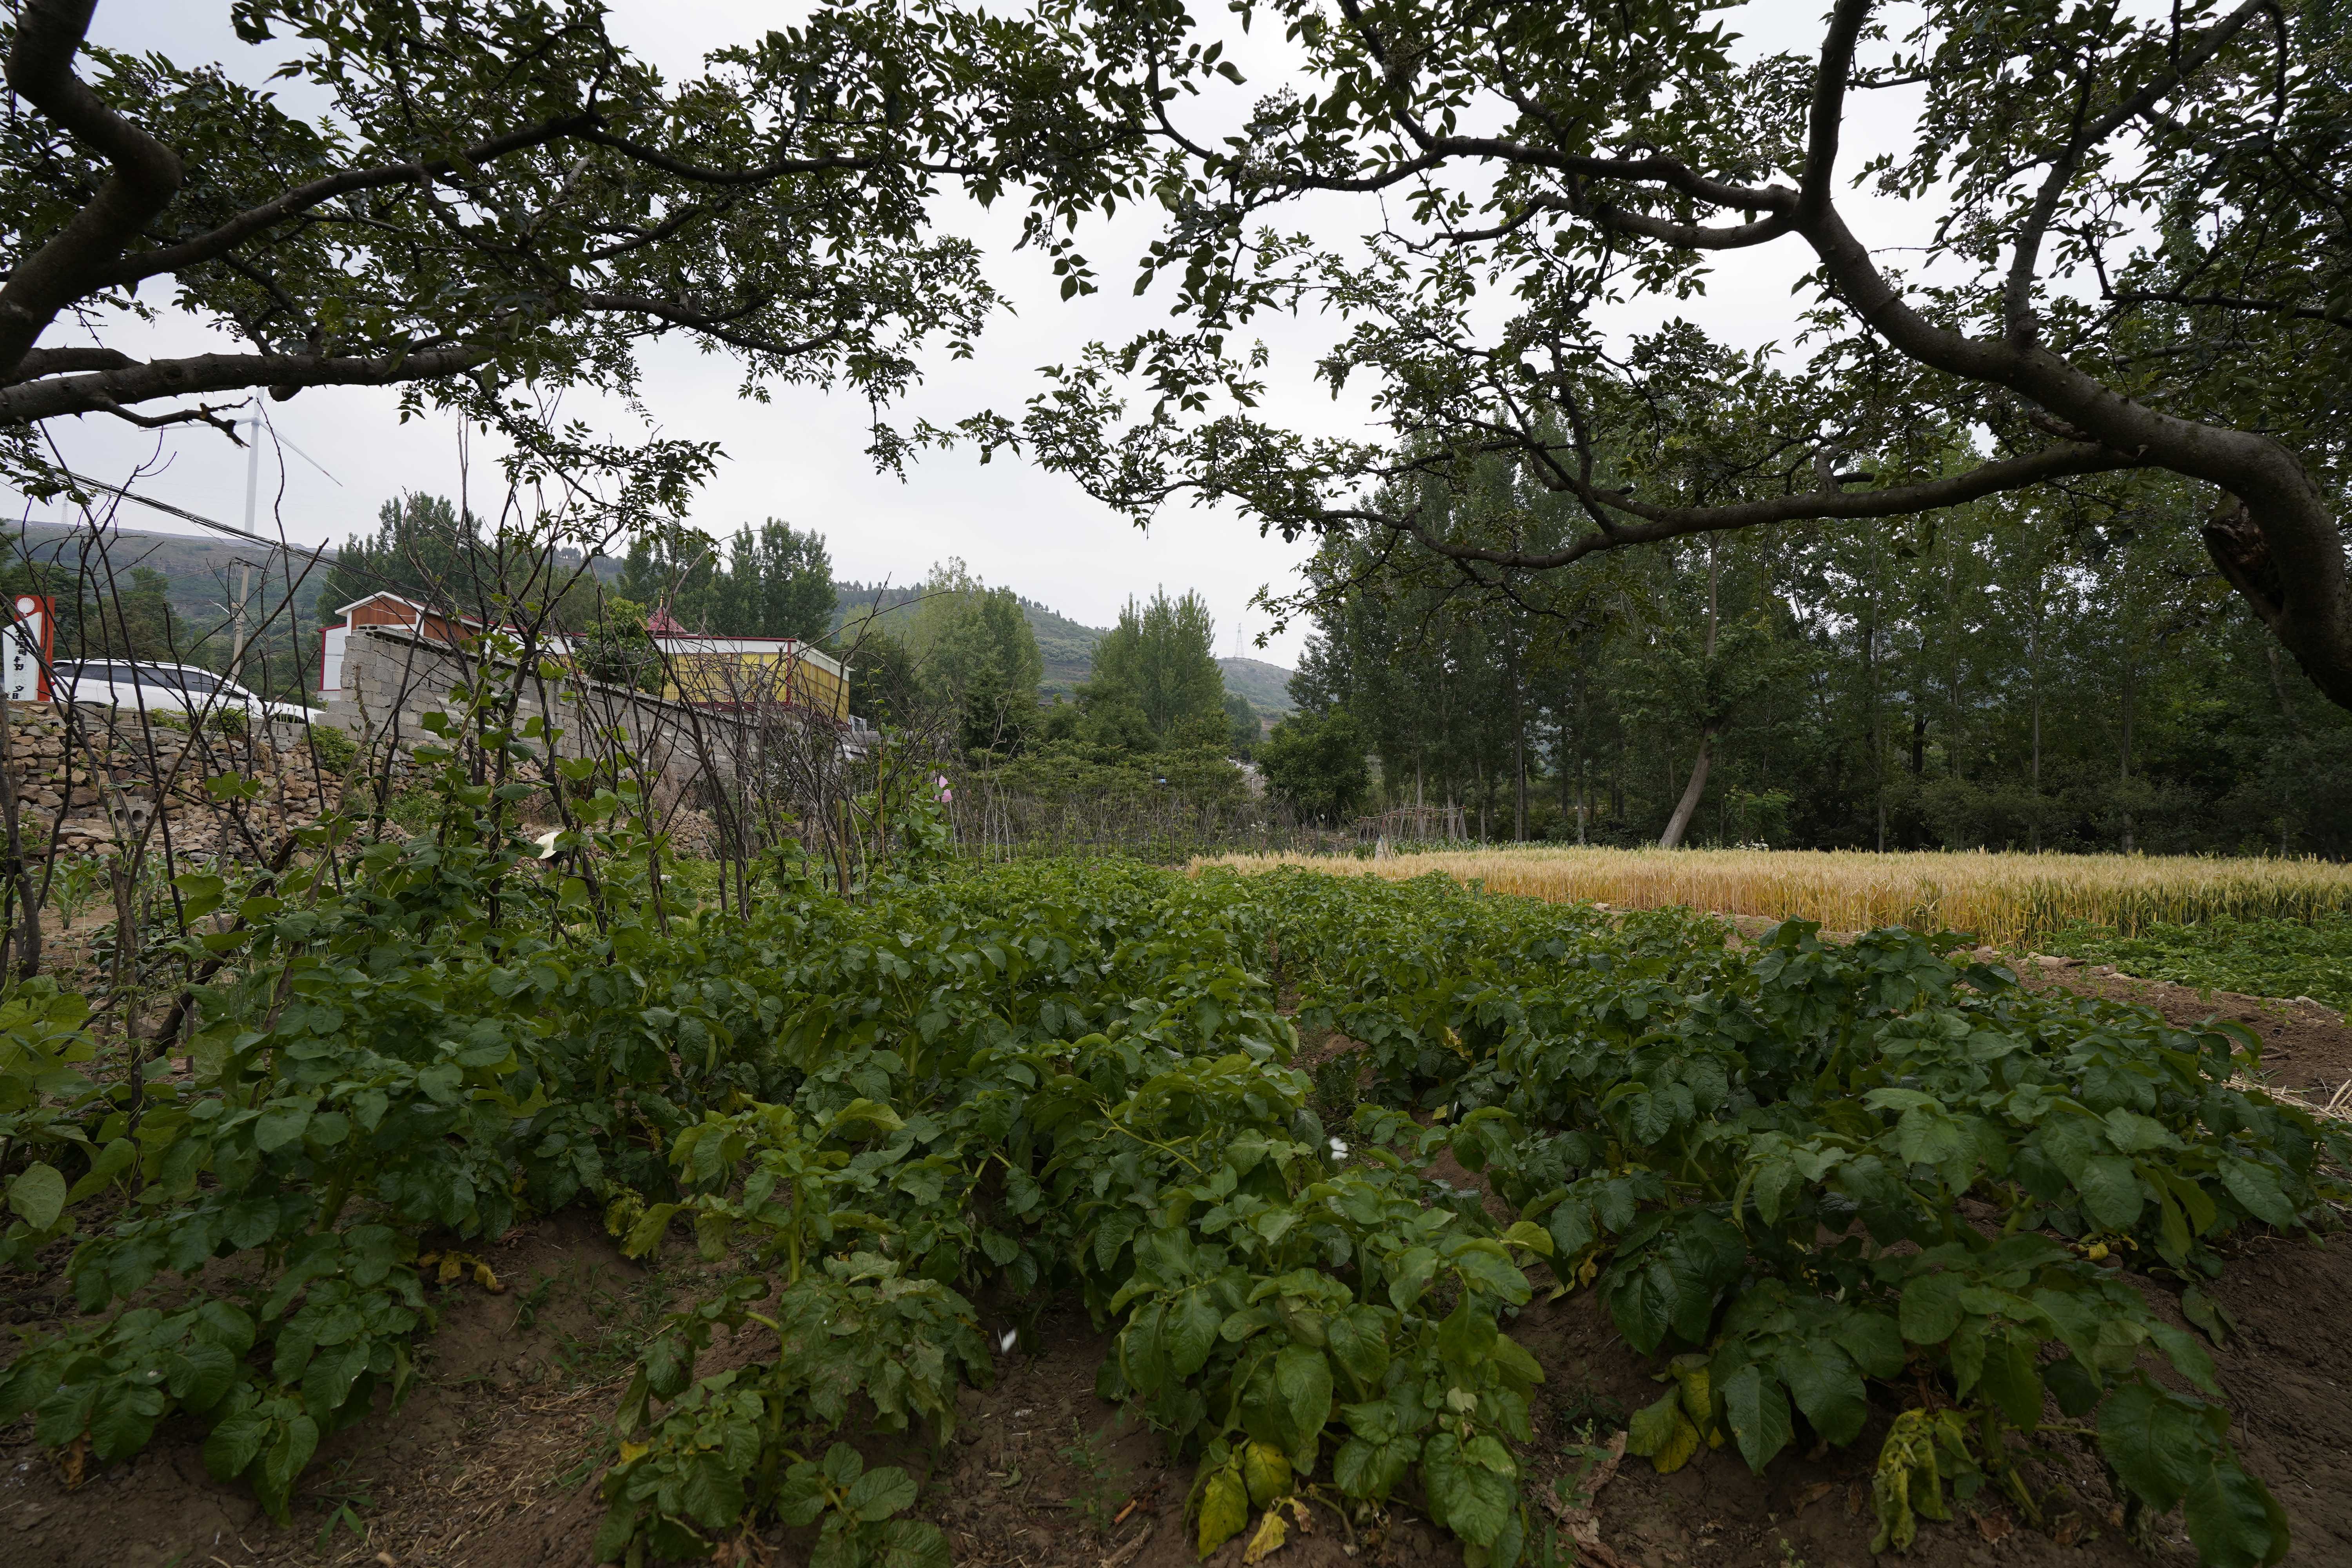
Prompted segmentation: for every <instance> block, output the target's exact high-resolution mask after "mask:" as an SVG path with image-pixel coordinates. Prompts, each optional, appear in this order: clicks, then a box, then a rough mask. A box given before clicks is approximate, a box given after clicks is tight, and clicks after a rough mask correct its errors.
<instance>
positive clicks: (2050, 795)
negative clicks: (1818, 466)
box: [1292, 470, 2352, 856]
mask: <svg viewBox="0 0 2352 1568" xmlns="http://www.w3.org/2000/svg"><path fill="white" fill-rule="evenodd" d="M1486 478H1487V482H1486V484H1484V485H1482V486H1480V487H1476V488H1475V489H1472V490H1470V492H1469V493H1468V494H1467V495H1466V496H1462V495H1459V494H1454V495H1436V494H1432V495H1426V496H1423V497H1419V498H1415V500H1414V502H1413V504H1418V505H1420V506H1423V507H1424V508H1428V509H1431V510H1432V512H1433V515H1434V514H1441V513H1442V514H1445V515H1444V516H1443V517H1442V521H1439V522H1438V523H1437V526H1441V527H1443V528H1444V529H1446V530H1448V531H1449V534H1450V536H1452V537H1457V538H1464V539H1470V538H1475V537H1478V536H1479V535H1481V534H1482V533H1488V532H1492V531H1494V530H1496V529H1497V528H1499V527H1503V526H1508V527H1511V528H1514V529H1516V530H1517V531H1520V532H1521V533H1522V534H1523V535H1526V536H1528V537H1532V538H1538V539H1539V538H1540V537H1541V536H1542V535H1543V534H1544V532H1545V531H1547V530H1548V529H1549V530H1553V531H1560V530H1564V529H1565V528H1566V526H1567V520H1563V519H1559V518H1558V517H1556V516H1554V515H1552V514H1553V513H1554V512H1555V510H1557V509H1559V507H1561V506H1563V505H1566V504H1572V503H1563V502H1561V501H1560V500H1558V499H1556V498H1554V497H1553V496H1551V495H1549V494H1548V493H1546V492H1543V491H1541V490H1539V489H1535V488H1533V487H1529V486H1528V485H1526V484H1525V483H1524V482H1523V481H1515V480H1514V479H1512V478H1511V477H1510V476H1509V475H1508V474H1507V472H1504V471H1500V470H1497V471H1495V472H1492V473H1490V474H1489V475H1488V476H1487V477H1486ZM1389 500H1390V501H1391V502H1392V503H1396V504H1403V501H1402V498H1396V497H1391V498H1389ZM2192 504H2193V501H2192V499H2191V498H2190V497H2189V496H2188V495H2187V494H2186V493H2185V488H2184V487H2180V486H2178V485H2170V486H2165V485H2158V484H2153V483H2151V484H2147V485H2144V486H2139V487H2136V488H2135V489H2133V490H2132V491H2131V492H2129V493H2128V494H2127V495H2126V498H2125V500H2124V502H2123V504H2120V505H2105V504H2102V505H2098V506H2089V505H2080V506H2076V505H2070V504H2068V503H2066V502H2065V501H2064V500H2053V501H2032V500H2025V499H2022V498H2014V497H2012V498H2000V499H1992V500H1984V501H1979V502H1978V503H1975V504H1974V505H1971V506H1967V507H1961V508H1957V509H1953V510H1948V511H1945V512H1942V513H1940V514H1938V515H1937V516H1935V517H1931V518H1925V519H1919V520H1916V521H1913V522H1912V523H1910V524H1909V525H1907V526H1906V527H1904V528H1902V529H1899V530H1890V529H1887V528H1885V527H1884V526H1879V527H1874V528H1854V527H1845V528H1829V529H1823V530H1820V531H1811V532H1806V533H1801V534H1787V535H1782V536H1780V537H1777V538H1765V537H1760V536H1756V535H1749V534H1731V535H1717V536H1712V537H1710V538H1708V539H1706V540H1699V541H1690V542H1676V543H1674V544H1671V545H1667V546H1664V547H1662V548H1660V549H1659V550H1656V551H1654V552H1639V553H1634V552H1628V553H1627V554H1625V555H1622V556H1618V557H1614V558H1612V560H1611V562H1610V563H1608V566H1609V569H1608V570H1607V571H1606V572H1605V573H1594V574H1588V575H1585V576H1581V577H1579V578H1578V579H1577V580H1576V581H1575V582H1573V583H1572V584H1571V583H1567V582H1562V581H1558V580H1552V581H1546V580H1542V579H1538V580H1534V581H1527V580H1519V581H1516V582H1512V583H1510V584H1507V585H1497V584H1496V582H1494V581H1491V580H1484V579H1480V578H1477V577H1474V576H1472V575H1470V574H1465V572H1463V571H1461V570H1459V569H1458V568H1455V567H1452V566H1448V567H1444V568H1443V569H1441V568H1439V567H1437V566H1436V565H1435V564H1434V563H1433V562H1432V561H1431V560H1430V559H1429V558H1428V557H1426V556H1406V555H1403V554H1402V553H1400V552H1390V551H1387V550H1385V548H1384V542H1383V541H1382V540H1381V539H1379V538H1376V537H1373V536H1371V535H1370V534H1367V533H1355V534H1350V535H1346V536H1342V537H1339V538H1335V539H1333V540H1332V541H1330V542H1328V543H1327V544H1326V546H1325V548H1324V549H1323V550H1322V551H1321V552H1319V553H1318V556H1317V558H1316V563H1315V567H1314V572H1313V576H1314V578H1315V581H1316V584H1317V588H1316V590H1315V591H1314V592H1313V593H1311V594H1310V595H1309V596H1308V599H1307V607H1308V609H1309V612H1310V614H1311V615H1312V616H1313V619H1314V622H1315V624H1316V626H1317V633H1316V635H1315V637H1313V638H1312V640H1311V642H1310V645H1309V650H1308V653H1307V658H1305V660H1304V661H1303V664H1302V668H1301V669H1300V672H1299V674H1298V676H1297V679H1296V680H1295V681H1294V682H1293V688H1292V689H1293V692H1294V694H1295V695H1296V696H1297V698H1298V700H1300V702H1301V704H1302V709H1303V711H1304V712H1305V714H1306V715H1307V719H1306V721H1304V723H1303V724H1302V726H1301V738H1302V739H1303V738H1304V734H1305V732H1307V731H1310V730H1313V729H1314V728H1315V727H1317V726H1336V727H1340V728H1344V729H1345V730H1347V731H1349V732H1350V733H1352V734H1354V735H1355V736H1356V737H1357V738H1358V740H1359V742H1360V750H1362V751H1367V752H1372V753H1375V754H1376V755H1377V756H1378V758H1379V759H1380V763H1381V765H1380V768H1379V771H1378V773H1377V775H1372V774H1369V773H1356V774H1354V775H1352V779H1353V784H1354V787H1355V788H1356V790H1357V791H1358V792H1359V795H1358V800H1357V801H1353V802H1348V803H1347V804H1350V805H1353V804H1367V805H1402V804H1411V803H1412V802H1414V801H1416V800H1426V801H1429V802H1431V803H1438V802H1445V803H1458V804H1461V805H1464V806H1465V808H1467V810H1468V811H1469V812H1470V814H1471V819H1472V821H1473V822H1474V823H1475V825H1476V826H1477V829H1478V831H1479V832H1480V833H1481V834H1482V835H1485V836H1492V837H1549V838H1555V839H1569V840H1589V841H1593V842H1612V843H1632V842H1643V841H1658V840H1661V839H1665V840H1668V841H1675V840H1680V841H1686V842H1688V841H1708V842H1720V843H1758V842H1760V843H1767V844H1772V845H1797V846H1811V847H1860V848H1872V847H1886V848H1901V847H1951V848H1958V847H1991V848H2003V847H2013V848H2034V847H2039V848H2051V849H2120V850H2130V849H2135V848H2140V849H2147V850H2151V851H2155V850H2193V851H2215V852H2245V851H2253V852H2263V851H2266V852H2272V853H2281V854H2301V853H2317V854H2324V855H2329V856H2341V855H2345V854H2347V853H2352V718H2347V715H2346V713H2345V712H2344V711H2343V710H2341V709H2338V708H2336V706H2334V705H2333V704H2331V703H2329V702H2328V701H2327V700H2326V697H2325V696H2324V695H2323V694H2322V693H2321V692H2320V691H2318V690H2317V689H2315V687H2314V686H2313V684H2312V683H2311V681H2310V680H2309V679H2307V678H2306V677H2305V675H2304V674H2303V673H2302V672H2301V671H2300V670H2298V669H2297V668H2295V666H2294V662H2293V661H2292V660H2291V659H2287V658H2283V657H2282V656H2281V652H2280V649H2279V647H2278V645H2277V642H2276V640H2275V639H2274V638H2273V637H2270V636H2268V635H2267V634H2266V633H2265V631H2264V630H2263V627H2261V626H2259V625H2257V624H2256V623H2255V622H2254V620H2253V619H2252V616H2249V615H2248V614H2247V613H2246V612H2245V610H2244V609H2243V607H2242V604H2241V603H2240V602H2239V601H2237V600H2236V599H2235V597H2234V596H2233V595H2231V592H2230V589H2229V587H2228V585H2227V584H2225V583H2223V582H2222V581H2221V579H2220V578H2219V577H2217V576H2216V575H2215V574H2214V573H2213V571H2212V569H2211V566H2210V562H2208V561H2207V560H2206V559H2205V557H2204V553H2203V552H2202V550H2201V548H2200V546H2199V545H2198V543H2197V535H2196V531H2195V528H2194V526H2193V522H2194V520H2193V519H2184V518H2182V517H2181V516H2179V512H2180V510H2182V509H2184V508H2186V507H2189V506H2190V505H2192ZM1327 751H1328V752H1331V753H1332V755H1334V756H1335V757H1338V758H1339V759H1342V760H1343V759H1344V756H1345V751H1346V748H1344V747H1340V748H1327ZM1324 774H1325V776H1324V780H1323V787H1324V788H1325V790H1326V794H1327V795H1330V794H1333V793H1335V792H1336V793H1338V794H1339V795H1345V793H1346V791H1347V789H1348V788H1349V783H1350V775H1349V774H1348V773H1346V771H1345V770H1344V768H1343V767H1342V766H1341V763H1340V762H1339V761H1332V762H1328V763H1326V765H1325V769H1324Z"/></svg>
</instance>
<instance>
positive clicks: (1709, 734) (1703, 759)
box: [1658, 724, 1715, 849]
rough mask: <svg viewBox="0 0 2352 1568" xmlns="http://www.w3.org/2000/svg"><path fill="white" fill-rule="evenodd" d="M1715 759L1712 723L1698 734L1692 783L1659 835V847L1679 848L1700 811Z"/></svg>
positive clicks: (1692, 768)
mask: <svg viewBox="0 0 2352 1568" xmlns="http://www.w3.org/2000/svg"><path fill="white" fill-rule="evenodd" d="M1714 761H1715V726H1714V725H1712V724H1710V725H1708V726H1707V727H1706V729H1704V730H1702V731H1699V734H1698V761H1696V762H1695V763H1692V764H1691V771H1690V783H1688V784H1685V785H1684V786H1683V798H1682V799H1681V800H1680V801H1679V802H1678V803H1676V805H1675V815H1674V816H1673V818H1672V819H1671V820H1669V821H1668V822H1667V824H1666V830H1665V831H1664V833H1661V834H1660V835H1658V847H1659V848H1661V849H1679V848H1680V847H1682V842H1683V834H1684V833H1685V831H1687V830H1688V829H1689V827H1690V821H1691V817H1692V816H1695V815H1696V813H1697V811H1698V803H1699V797H1700V796H1701V795H1705V794H1706V770H1707V768H1708V767H1709V766H1710V765H1711V764H1712V763H1714Z"/></svg>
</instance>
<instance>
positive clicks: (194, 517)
mask: <svg viewBox="0 0 2352 1568" xmlns="http://www.w3.org/2000/svg"><path fill="white" fill-rule="evenodd" d="M66 478H68V479H71V480H72V481H73V482H74V483H76V484H78V485H88V486H89V488H90V489H97V490H104V491H106V492H107V493H108V494H109V495H116V496H121V498H122V499H123V500H127V501H136V502H138V503H139V504H140V505H141V506H143V507H146V508H147V509H149V510H152V511H160V512H163V513H164V514H165V515H167V516H171V517H176V518H178V519H180V520H181V521H184V522H193V523H194V524H195V525H196V526H197V527H198V528H209V529H211V530H212V531H214V532H215V533H225V534H226V535H228V537H230V538H231V539H242V540H244V541H246V542H248V543H251V544H258V545H260V546H261V547H262V548H263V549H265V550H282V551H284V552H286V553H287V554H289V555H299V554H302V553H303V551H302V550H301V548H300V547H299V545H293V544H288V543H285V542H276V543H273V542H270V541H269V540H267V539H264V538H263V537H262V536H261V535H260V534H257V533H252V532H248V531H246V530H245V529H242V528H232V527H230V526H229V525H228V524H227V523H226V522H215V521H213V520H212V519H211V518H208V517H205V516H204V515H202V514H201V513H198V512H193V511H190V510H188V509H187V508H186V507H184V506H174V505H173V504H172V503H171V502H170V501H167V500H156V499H155V498H154V497H152V496H142V495H141V494H140V493H139V492H138V491H136V490H133V489H129V488H128V487H127V486H123V485H113V484H109V483H107V482H106V481H105V480H104V479H91V478H89V476H88V475H86V474H77V473H74V472H72V471H71V470H68V471H67V473H66ZM332 549H334V546H333V545H331V544H321V545H320V546H319V547H318V548H316V549H314V550H312V551H310V552H309V554H310V559H311V560H312V561H314V562H315V561H317V560H319V559H320V557H322V556H323V555H325V554H326V552H328V551H330V550H332Z"/></svg>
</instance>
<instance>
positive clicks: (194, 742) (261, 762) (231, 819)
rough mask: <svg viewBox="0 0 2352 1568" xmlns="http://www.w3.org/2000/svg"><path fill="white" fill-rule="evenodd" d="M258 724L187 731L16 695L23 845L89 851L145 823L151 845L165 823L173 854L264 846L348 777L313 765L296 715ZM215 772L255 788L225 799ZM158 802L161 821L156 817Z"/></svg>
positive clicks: (155, 719) (39, 852) (11, 765)
mask: <svg viewBox="0 0 2352 1568" xmlns="http://www.w3.org/2000/svg"><path fill="white" fill-rule="evenodd" d="M254 728H255V729H257V730H261V731H264V732H262V733H257V734H236V733H224V732H221V731H210V730H207V731H201V732H196V733H191V732H190V731H188V730H187V729H186V728H185V727H184V726H181V725H178V724H174V723H173V722H171V721H168V720H166V719H163V718H162V717H160V716H157V715H152V714H151V715H148V716H146V718H145V720H144V721H143V722H142V718H141V716H140V715H138V714H135V713H121V712H119V711H115V710H107V709H100V708H90V707H81V708H76V709H73V710H70V711H68V710H66V709H65V708H64V707H63V706H61V705H58V704H54V703H24V702H11V703H10V704H8V726H7V731H8V737H7V738H8V762H7V770H8V775H9V778H10V780H11V781H12V782H13V783H14V784H15V786H16V816H17V831H18V833H19V835H20V836H21V837H22V839H23V842H24V847H25V852H26V854H27V855H28V856H33V857H45V856H47V855H48V854H49V853H50V851H51V849H52V847H54V848H55V850H56V852H57V853H58V854H61V855H87V854H91V853H94V852H97V851H100V850H102V849H108V848H111V847H114V846H116V845H118V844H121V843H124V842H127V841H129V840H130V839H131V838H132V837H134V836H137V835H139V834H141V833H142V831H143V832H144V834H145V837H146V839H147V842H148V843H149V845H150V846H151V847H160V842H159V834H160V833H161V832H163V831H168V832H169V833H170V835H171V839H172V847H173V850H174V851H175V852H176V853H182V854H195V855H205V854H212V853H216V852H226V853H228V854H230V855H232V856H244V855H250V854H252V853H255V852H256V850H257V847H258V850H259V852H261V853H267V852H268V850H269V849H270V848H271V847H274V845H275V841H276V838H277V837H278V835H279V834H281V833H282V832H283V831H284V830H285V828H286V827H287V826H299V825H300V824H302V823H305V822H309V821H311V820H314V819H315V818H316V817H317V816H319V815H320V812H321V811H322V810H323V809H324V808H325V807H326V805H330V804H331V803H332V801H333V799H334V797H335V795H336V793H337V792H338V791H340V789H341V784H340V782H339V781H338V780H337V779H336V778H335V777H334V775H333V774H332V773H331V772H330V771H329V770H327V769H325V768H323V767H321V766H319V765H316V764H314V763H313V759H312V753H311V748H310V745H309V743H308V742H307V738H306V737H305V736H303V735H302V733H301V732H300V727H299V726H289V725H271V726H255V727H254ZM219 778H233V779H238V780H250V781H252V783H253V784H255V785H257V786H258V793H257V794H251V795H249V797H247V798H224V797H223V796H222V795H215V792H214V791H212V790H209V789H207V788H206V787H205V784H206V781H207V780H212V779H219ZM238 794H239V795H245V794H246V792H244V790H243V788H242V786H240V788H239V791H238ZM159 802H161V803H162V804H163V813H164V816H163V824H162V825H161V826H160V828H159V827H157V826H151V819H152V816H153V815H154V812H155V810H156V806H157V804H158V803H159Z"/></svg>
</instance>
